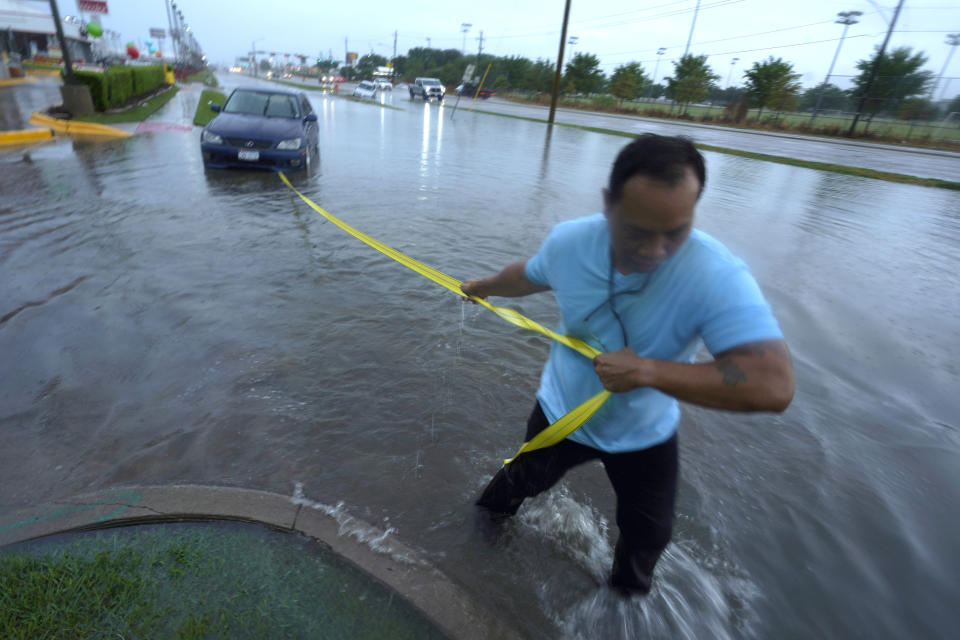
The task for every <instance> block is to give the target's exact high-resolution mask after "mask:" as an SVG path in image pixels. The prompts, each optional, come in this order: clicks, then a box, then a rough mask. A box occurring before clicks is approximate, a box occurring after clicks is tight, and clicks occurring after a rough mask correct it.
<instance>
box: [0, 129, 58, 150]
mask: <svg viewBox="0 0 960 640" xmlns="http://www.w3.org/2000/svg"><path fill="white" fill-rule="evenodd" d="M52 137H53V131H51V130H50V129H22V130H20V131H0V149H2V148H4V147H12V146H16V145H22V144H32V143H34V142H42V141H44V140H49V139H50V138H52Z"/></svg>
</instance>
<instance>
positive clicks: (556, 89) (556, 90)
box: [547, 0, 570, 126]
mask: <svg viewBox="0 0 960 640" xmlns="http://www.w3.org/2000/svg"><path fill="white" fill-rule="evenodd" d="M569 21H570V0H567V1H566V4H565V5H564V8H563V28H562V29H561V30H560V51H559V53H557V70H556V71H555V72H554V74H553V94H552V95H551V96H550V118H549V119H548V120H547V123H548V124H549V125H550V126H553V119H554V115H555V114H556V112H557V98H559V97H560V74H561V73H562V72H563V46H564V45H565V44H566V43H567V23H568V22H569Z"/></svg>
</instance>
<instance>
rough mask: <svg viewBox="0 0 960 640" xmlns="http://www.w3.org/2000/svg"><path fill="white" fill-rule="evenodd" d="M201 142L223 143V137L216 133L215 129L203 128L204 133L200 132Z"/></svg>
mask: <svg viewBox="0 0 960 640" xmlns="http://www.w3.org/2000/svg"><path fill="white" fill-rule="evenodd" d="M200 141H201V142H209V143H210V144H223V138H221V137H220V136H218V135H217V134H215V133H214V132H213V131H207V130H206V129H204V130H203V133H202V134H200Z"/></svg>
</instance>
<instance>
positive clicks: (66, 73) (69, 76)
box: [50, 0, 77, 84]
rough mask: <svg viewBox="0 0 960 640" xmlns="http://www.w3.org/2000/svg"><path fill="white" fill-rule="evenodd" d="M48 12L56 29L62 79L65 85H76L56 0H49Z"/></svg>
mask: <svg viewBox="0 0 960 640" xmlns="http://www.w3.org/2000/svg"><path fill="white" fill-rule="evenodd" d="M50 12H51V13H53V24H54V26H56V28H57V39H58V40H60V51H61V53H63V79H64V81H65V82H64V83H65V84H76V83H77V80H76V78H74V76H73V60H72V59H71V58H70V48H69V47H68V46H67V39H66V38H65V37H64V35H63V24H62V23H61V22H60V10H59V9H57V0H50Z"/></svg>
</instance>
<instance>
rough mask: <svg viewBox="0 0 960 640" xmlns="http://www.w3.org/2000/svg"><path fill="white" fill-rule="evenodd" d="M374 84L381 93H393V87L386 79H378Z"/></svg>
mask: <svg viewBox="0 0 960 640" xmlns="http://www.w3.org/2000/svg"><path fill="white" fill-rule="evenodd" d="M373 84H375V85H377V89H379V90H380V91H393V85H392V84H391V83H390V81H389V80H387V79H386V78H377V79H376V80H374V81H373Z"/></svg>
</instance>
